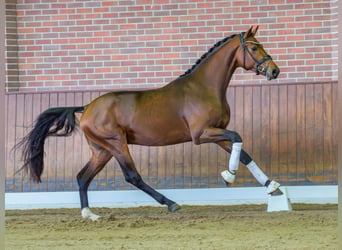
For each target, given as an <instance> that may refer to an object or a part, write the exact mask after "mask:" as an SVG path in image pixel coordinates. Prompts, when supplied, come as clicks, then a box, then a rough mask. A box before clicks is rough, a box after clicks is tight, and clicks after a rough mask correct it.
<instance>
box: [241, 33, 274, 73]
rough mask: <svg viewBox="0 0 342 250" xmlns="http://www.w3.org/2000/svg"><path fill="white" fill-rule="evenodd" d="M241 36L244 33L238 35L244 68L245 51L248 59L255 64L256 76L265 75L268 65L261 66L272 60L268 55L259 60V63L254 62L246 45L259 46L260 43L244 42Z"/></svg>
mask: <svg viewBox="0 0 342 250" xmlns="http://www.w3.org/2000/svg"><path fill="white" fill-rule="evenodd" d="M243 34H244V33H240V43H241V46H242V48H243V51H244V54H243V65H244V66H245V61H246V53H245V51H247V53H248V54H249V55H250V57H251V58H252V59H253V61H254V62H255V63H256V74H257V75H259V74H260V73H266V71H267V69H268V65H269V63H268V64H267V65H266V67H264V66H263V64H264V62H266V61H267V60H272V57H271V56H270V55H266V56H264V57H263V58H261V59H260V60H259V61H258V60H256V59H255V57H254V56H253V54H252V53H251V52H250V51H249V50H248V49H247V45H246V43H253V44H260V43H258V42H254V41H246V40H245V39H244V38H243Z"/></svg>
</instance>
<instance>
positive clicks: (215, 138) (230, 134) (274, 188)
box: [199, 128, 282, 195]
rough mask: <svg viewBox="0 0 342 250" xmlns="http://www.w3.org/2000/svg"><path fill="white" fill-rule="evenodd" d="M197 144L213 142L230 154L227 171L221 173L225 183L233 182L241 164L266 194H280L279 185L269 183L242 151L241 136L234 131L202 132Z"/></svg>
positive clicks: (265, 176) (215, 129)
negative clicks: (262, 187)
mask: <svg viewBox="0 0 342 250" xmlns="http://www.w3.org/2000/svg"><path fill="white" fill-rule="evenodd" d="M199 142H200V143H204V142H215V143H216V144H218V145H219V146H220V147H222V148H223V149H224V150H225V151H227V152H229V153H230V158H229V164H228V170H225V171H223V172H222V177H223V179H224V180H225V181H226V183H229V184H231V183H233V182H234V181H235V176H236V172H237V170H238V168H239V162H242V163H243V164H244V165H246V167H247V168H248V170H249V171H250V172H251V173H252V175H253V176H254V177H255V179H256V180H257V181H258V182H259V183H260V184H261V185H262V186H265V187H266V188H267V193H268V194H272V195H280V194H282V192H281V190H280V189H279V187H280V184H279V183H278V182H276V181H273V180H272V181H271V180H270V179H269V177H268V176H267V175H265V174H264V172H263V171H262V170H261V169H260V168H259V167H258V165H257V164H256V163H255V162H254V161H253V160H252V158H251V157H250V156H249V155H248V154H247V153H246V152H245V151H244V150H243V149H242V139H241V136H240V135H239V134H238V133H236V132H235V131H229V130H225V129H220V128H208V129H205V130H204V131H203V133H202V134H201V136H200V137H199Z"/></svg>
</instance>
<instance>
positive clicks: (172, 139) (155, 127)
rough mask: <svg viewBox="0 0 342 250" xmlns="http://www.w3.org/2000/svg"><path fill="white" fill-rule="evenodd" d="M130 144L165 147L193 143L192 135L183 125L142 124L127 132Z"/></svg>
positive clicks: (170, 123)
mask: <svg viewBox="0 0 342 250" xmlns="http://www.w3.org/2000/svg"><path fill="white" fill-rule="evenodd" d="M126 133H127V140H128V143H129V144H138V145H146V146H164V145H171V144H177V143H182V142H187V141H191V136H190V133H189V131H188V129H187V127H186V126H184V125H183V124H177V125H176V124H174V122H169V123H167V124H160V123H153V122H152V121H151V123H150V124H142V123H140V124H139V125H137V126H134V128H130V129H128V130H126Z"/></svg>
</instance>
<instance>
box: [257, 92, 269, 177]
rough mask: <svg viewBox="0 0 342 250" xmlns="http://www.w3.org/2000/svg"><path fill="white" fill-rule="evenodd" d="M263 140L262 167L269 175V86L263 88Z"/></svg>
mask: <svg viewBox="0 0 342 250" xmlns="http://www.w3.org/2000/svg"><path fill="white" fill-rule="evenodd" d="M261 100H262V101H261V128H262V129H261V133H260V136H261V138H260V139H261V142H262V146H263V150H261V153H260V159H261V162H260V164H259V165H260V167H261V169H262V170H263V171H264V172H265V173H267V174H268V175H269V173H270V151H269V149H270V105H271V103H270V89H269V87H267V86H262V88H261Z"/></svg>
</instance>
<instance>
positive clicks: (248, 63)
mask: <svg viewBox="0 0 342 250" xmlns="http://www.w3.org/2000/svg"><path fill="white" fill-rule="evenodd" d="M258 28H259V26H256V28H253V26H252V27H251V28H250V29H249V30H248V31H247V32H243V33H241V34H240V43H241V48H242V50H241V51H242V53H241V56H240V57H239V58H238V63H239V66H240V67H243V68H244V69H246V70H254V71H255V72H256V74H257V75H259V74H261V75H264V76H266V77H267V80H272V79H276V78H277V77H278V75H279V73H280V70H279V68H278V66H277V65H276V64H275V63H274V62H273V60H272V57H271V56H270V55H268V54H267V53H266V51H265V50H264V48H263V46H262V44H261V43H260V42H259V41H258V40H257V39H255V37H254V36H255V34H256V32H257V30H258Z"/></svg>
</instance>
